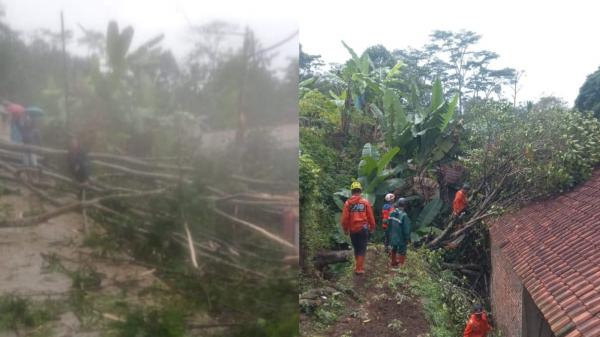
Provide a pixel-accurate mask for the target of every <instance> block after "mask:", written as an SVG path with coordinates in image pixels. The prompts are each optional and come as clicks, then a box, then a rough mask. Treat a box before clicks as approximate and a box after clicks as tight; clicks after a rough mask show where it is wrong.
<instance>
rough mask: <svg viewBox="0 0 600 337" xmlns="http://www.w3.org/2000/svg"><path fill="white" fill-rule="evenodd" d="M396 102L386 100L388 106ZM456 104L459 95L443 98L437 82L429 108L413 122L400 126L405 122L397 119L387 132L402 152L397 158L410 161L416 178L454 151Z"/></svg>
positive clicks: (456, 144)
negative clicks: (453, 120)
mask: <svg viewBox="0 0 600 337" xmlns="http://www.w3.org/2000/svg"><path fill="white" fill-rule="evenodd" d="M392 94H393V93H392ZM392 94H390V95H392ZM396 100H397V98H396V97H391V98H388V99H387V101H388V102H391V103H388V106H392V107H393V106H394V105H396V104H397V103H395V102H396ZM384 101H385V99H384ZM457 104H458V96H454V97H453V98H452V100H451V101H447V100H445V99H444V93H443V90H442V84H441V82H440V81H439V80H438V81H436V82H435V83H434V85H433V92H432V95H431V104H430V106H429V107H428V108H427V109H423V111H422V112H421V113H420V114H416V115H415V117H416V119H415V121H414V123H409V122H404V124H403V123H402V121H405V119H402V116H400V117H398V118H400V119H399V120H400V122H399V123H397V124H396V125H395V126H394V128H393V129H391V130H390V131H391V134H389V135H388V139H390V140H391V144H392V145H395V146H398V147H400V148H401V149H402V152H401V153H400V155H399V156H398V159H399V160H400V161H407V160H410V161H411V164H412V165H411V166H412V168H413V169H414V171H415V172H416V174H417V175H419V176H420V175H422V174H423V173H424V172H425V171H426V170H427V169H428V168H430V167H432V166H433V165H434V164H436V163H438V162H440V161H442V160H443V159H445V158H447V157H448V156H449V155H450V154H451V152H452V150H455V149H456V148H457V146H458V137H457V133H456V131H457V129H458V127H459V126H458V125H457V123H453V122H452V118H453V117H454V113H455V111H456V106H457Z"/></svg>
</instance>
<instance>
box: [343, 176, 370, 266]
mask: <svg viewBox="0 0 600 337" xmlns="http://www.w3.org/2000/svg"><path fill="white" fill-rule="evenodd" d="M350 190H351V191H352V196H351V197H350V198H349V199H348V200H346V203H345V204H344V210H343V212H342V228H343V229H344V233H346V235H348V234H349V235H350V240H351V241H352V247H354V259H355V262H356V267H355V270H354V272H355V273H356V274H364V273H365V254H366V252H367V242H368V240H369V233H373V231H375V217H374V216H373V208H372V207H371V204H370V203H369V201H368V200H367V199H365V198H363V197H362V195H361V193H362V186H361V184H360V183H359V182H358V181H355V182H353V183H352V185H351V186H350Z"/></svg>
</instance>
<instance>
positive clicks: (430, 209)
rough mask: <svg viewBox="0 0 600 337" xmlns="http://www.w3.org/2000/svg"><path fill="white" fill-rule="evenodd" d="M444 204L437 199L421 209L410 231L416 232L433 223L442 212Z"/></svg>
mask: <svg viewBox="0 0 600 337" xmlns="http://www.w3.org/2000/svg"><path fill="white" fill-rule="evenodd" d="M443 205H444V203H443V202H442V200H441V199H439V198H434V199H432V200H431V201H430V202H428V203H427V205H425V207H423V210H421V213H420V214H419V216H418V217H417V220H416V221H415V224H414V225H413V228H412V230H413V231H415V230H418V229H420V228H421V227H427V226H429V225H430V224H431V222H433V220H434V219H435V218H436V217H437V216H438V214H439V213H440V211H441V210H442V206H443Z"/></svg>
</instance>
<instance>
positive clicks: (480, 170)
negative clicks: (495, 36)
mask: <svg viewBox="0 0 600 337" xmlns="http://www.w3.org/2000/svg"><path fill="white" fill-rule="evenodd" d="M466 126H467V129H468V137H469V138H468V141H467V143H466V146H465V150H466V151H467V156H466V158H465V164H466V165H467V167H468V168H469V169H470V172H471V177H472V178H471V180H472V181H474V182H480V181H483V182H485V183H486V184H489V186H493V185H494V184H497V183H500V181H499V180H500V178H501V177H502V170H504V171H505V172H506V170H511V171H513V172H514V174H513V175H512V176H511V177H510V178H511V179H510V180H504V183H506V186H504V187H503V189H502V191H501V192H502V194H503V196H504V197H505V198H508V199H512V200H513V201H515V202H516V203H518V202H524V201H527V200H530V199H534V198H537V197H541V196H548V195H551V194H554V193H556V192H561V191H564V190H566V189H569V188H571V187H573V186H575V184H577V183H579V182H581V181H583V180H585V179H587V178H588V177H589V176H590V174H591V173H592V170H593V168H594V167H595V166H596V165H598V163H600V133H599V131H600V122H598V121H597V120H596V119H594V118H592V117H590V116H586V115H582V114H580V113H576V112H571V111H565V110H562V109H553V110H543V111H541V110H536V109H533V110H530V111H524V112H520V113H515V112H513V110H512V107H511V106H510V105H509V104H502V103H492V102H487V103H484V104H482V106H481V107H480V108H479V109H478V112H477V114H473V115H471V116H468V120H467V123H466ZM492 173H494V174H496V175H495V176H490V174H492Z"/></svg>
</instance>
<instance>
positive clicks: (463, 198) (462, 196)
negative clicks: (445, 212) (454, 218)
mask: <svg viewBox="0 0 600 337" xmlns="http://www.w3.org/2000/svg"><path fill="white" fill-rule="evenodd" d="M465 208H467V192H465V190H464V189H460V190H459V191H458V192H456V196H454V202H453V203H452V214H454V215H459V214H460V213H461V212H462V211H464V210H465Z"/></svg>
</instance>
